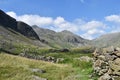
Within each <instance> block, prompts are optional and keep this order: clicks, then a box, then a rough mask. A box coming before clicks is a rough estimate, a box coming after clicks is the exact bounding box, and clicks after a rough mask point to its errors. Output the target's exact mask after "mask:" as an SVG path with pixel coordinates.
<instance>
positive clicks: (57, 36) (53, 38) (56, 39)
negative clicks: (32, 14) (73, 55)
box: [32, 25, 89, 48]
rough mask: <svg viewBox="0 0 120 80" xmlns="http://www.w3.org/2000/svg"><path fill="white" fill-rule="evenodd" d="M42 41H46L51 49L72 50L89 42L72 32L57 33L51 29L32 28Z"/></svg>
mask: <svg viewBox="0 0 120 80" xmlns="http://www.w3.org/2000/svg"><path fill="white" fill-rule="evenodd" d="M32 27H33V29H34V30H35V32H36V33H37V34H38V36H39V38H40V39H43V40H45V42H46V43H48V45H50V46H51V47H57V48H61V47H63V48H70V47H80V46H85V45H87V42H88V41H89V40H86V39H83V38H81V37H80V36H78V35H75V34H73V33H72V32H70V31H67V30H64V31H62V32H55V31H53V30H49V29H43V28H40V27H38V26H36V25H34V26H32Z"/></svg>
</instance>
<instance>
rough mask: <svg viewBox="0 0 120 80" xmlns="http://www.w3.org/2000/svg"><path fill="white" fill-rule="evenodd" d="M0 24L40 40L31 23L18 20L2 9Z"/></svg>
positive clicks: (0, 11)
mask: <svg viewBox="0 0 120 80" xmlns="http://www.w3.org/2000/svg"><path fill="white" fill-rule="evenodd" d="M0 25H1V26H3V27H5V28H6V29H8V28H10V29H13V30H14V31H16V32H19V33H21V34H22V35H24V36H26V37H28V38H32V39H37V40H39V37H38V36H37V34H36V33H35V32H34V30H33V29H32V28H31V27H30V26H29V25H27V24H26V23H24V22H19V21H16V20H15V19H14V18H12V17H10V16H9V15H7V14H6V13H4V12H3V11H2V10H0Z"/></svg>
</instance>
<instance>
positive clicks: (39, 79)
mask: <svg viewBox="0 0 120 80" xmlns="http://www.w3.org/2000/svg"><path fill="white" fill-rule="evenodd" d="M32 79H33V80H48V79H46V78H41V77H38V76H32Z"/></svg>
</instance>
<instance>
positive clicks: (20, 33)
mask: <svg viewBox="0 0 120 80" xmlns="http://www.w3.org/2000/svg"><path fill="white" fill-rule="evenodd" d="M8 42H12V43H13V44H30V45H36V46H45V45H44V44H43V43H42V42H41V41H40V39H39V37H38V35H37V34H36V32H35V31H34V30H33V28H32V27H31V26H29V25H28V24H26V23H24V22H21V21H16V19H14V18H12V17H10V16H9V15H7V14H6V13H5V12H3V11H2V10H0V44H3V43H8Z"/></svg>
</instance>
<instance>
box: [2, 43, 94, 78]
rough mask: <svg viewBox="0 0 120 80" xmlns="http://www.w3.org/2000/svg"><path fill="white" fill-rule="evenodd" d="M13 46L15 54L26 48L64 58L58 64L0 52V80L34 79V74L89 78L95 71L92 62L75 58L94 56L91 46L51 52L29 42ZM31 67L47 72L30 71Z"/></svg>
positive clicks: (32, 52)
mask: <svg viewBox="0 0 120 80" xmlns="http://www.w3.org/2000/svg"><path fill="white" fill-rule="evenodd" d="M8 48H9V46H8ZM13 48H14V49H11V50H10V51H11V53H12V54H15V55H18V54H19V53H22V52H24V50H26V52H27V53H28V54H34V55H36V56H37V55H42V56H43V55H44V56H53V57H55V58H64V60H63V61H62V62H60V63H57V64H56V63H50V62H44V61H40V60H33V59H27V58H23V57H20V56H14V55H9V54H6V53H3V52H2V53H1V54H0V80H33V79H32V76H33V75H36V76H39V77H42V78H47V79H48V80H88V79H89V75H90V74H91V73H92V71H93V70H92V62H85V61H80V60H76V59H75V58H80V57H82V56H89V57H92V56H91V48H77V49H71V50H70V51H69V52H50V49H47V48H39V47H37V46H33V45H28V44H14V47H13ZM8 50H9V49H8ZM31 68H38V69H43V70H45V71H46V73H44V74H39V73H33V72H31V71H30V69H31Z"/></svg>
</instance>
